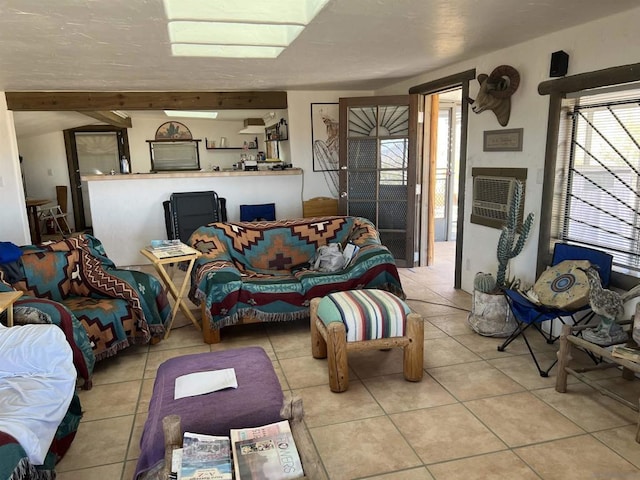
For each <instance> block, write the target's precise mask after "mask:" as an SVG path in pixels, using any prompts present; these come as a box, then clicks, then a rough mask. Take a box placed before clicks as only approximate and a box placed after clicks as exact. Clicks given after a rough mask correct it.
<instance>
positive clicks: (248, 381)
mask: <svg viewBox="0 0 640 480" xmlns="http://www.w3.org/2000/svg"><path fill="white" fill-rule="evenodd" d="M223 368H234V369H235V372H236V379H237V380H238V388H229V389H226V390H219V391H217V392H212V393H207V394H205V395H198V396H195V397H186V398H180V399H178V400H174V399H173V392H174V386H175V385H174V384H175V379H176V377H179V376H181V375H186V374H188V373H194V372H202V371H206V370H220V369H223ZM283 400H284V396H283V393H282V388H281V387H280V382H279V381H278V377H277V376H276V372H275V371H274V369H273V365H272V363H271V360H270V359H269V357H268V356H267V354H266V353H265V351H264V350H263V349H262V348H261V347H247V348H238V349H234V350H226V351H221V352H211V353H199V354H195V355H185V356H182V357H176V358H172V359H169V360H167V361H166V362H164V363H162V364H161V365H160V367H158V372H157V375H156V380H155V383H154V385H153V394H152V396H151V402H150V403H149V415H148V416H147V421H146V422H145V424H144V430H143V432H142V438H141V439H140V457H139V458H138V464H137V466H136V474H135V476H134V479H139V478H145V477H146V475H144V474H146V473H149V474H150V476H153V474H152V472H157V471H158V470H159V469H161V468H162V466H163V464H164V462H163V461H164V434H163V431H162V419H163V418H164V417H165V416H167V415H172V414H175V415H180V424H181V428H182V433H184V432H185V431H188V432H195V433H203V434H207V435H229V429H231V428H246V427H258V426H260V425H265V424H268V423H273V422H277V421H280V420H281V418H280V409H281V408H282V403H283Z"/></svg>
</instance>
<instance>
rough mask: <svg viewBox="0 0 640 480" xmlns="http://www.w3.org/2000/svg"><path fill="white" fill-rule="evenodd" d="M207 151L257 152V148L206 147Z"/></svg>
mask: <svg viewBox="0 0 640 480" xmlns="http://www.w3.org/2000/svg"><path fill="white" fill-rule="evenodd" d="M207 150H257V148H255V147H254V148H251V147H250V148H246V149H245V148H244V147H207Z"/></svg>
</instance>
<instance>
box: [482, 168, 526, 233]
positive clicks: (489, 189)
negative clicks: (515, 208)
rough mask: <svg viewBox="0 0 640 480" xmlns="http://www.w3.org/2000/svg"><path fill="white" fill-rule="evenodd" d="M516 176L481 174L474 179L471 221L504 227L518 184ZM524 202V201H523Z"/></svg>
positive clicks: (488, 225)
mask: <svg viewBox="0 0 640 480" xmlns="http://www.w3.org/2000/svg"><path fill="white" fill-rule="evenodd" d="M516 181H517V180H516V179H515V178H507V177H491V176H484V175H480V176H477V177H475V178H474V179H473V204H472V206H471V222H472V223H478V224H480V225H486V226H487V227H493V228H502V226H503V225H504V223H505V222H506V220H507V213H508V211H509V204H510V203H511V198H512V197H513V191H514V189H515V185H516ZM523 203H524V202H523Z"/></svg>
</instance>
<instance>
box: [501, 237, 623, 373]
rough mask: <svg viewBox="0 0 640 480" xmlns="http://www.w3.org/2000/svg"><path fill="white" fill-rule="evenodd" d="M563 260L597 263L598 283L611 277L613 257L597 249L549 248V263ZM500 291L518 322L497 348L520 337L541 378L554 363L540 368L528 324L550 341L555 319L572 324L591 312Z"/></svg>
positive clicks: (584, 319) (588, 317)
mask: <svg viewBox="0 0 640 480" xmlns="http://www.w3.org/2000/svg"><path fill="white" fill-rule="evenodd" d="M565 260H588V261H589V262H590V263H591V264H592V265H595V266H597V268H598V273H599V274H600V280H601V281H602V286H603V287H605V288H607V287H608V286H609V281H610V279H611V266H612V264H613V256H612V255H609V254H608V253H605V252H602V251H600V250H595V249H593V248H588V247H581V246H577V245H569V244H566V243H557V244H556V245H555V247H554V249H553V258H552V260H551V266H555V265H558V264H559V263H561V262H563V261H565ZM504 294H505V296H506V298H507V303H508V304H509V308H510V309H511V312H512V313H513V316H514V318H515V319H516V321H517V322H518V327H517V328H516V330H515V331H514V332H513V333H512V334H511V335H510V336H509V337H508V338H507V339H506V340H505V341H504V343H503V344H502V345H500V346H499V347H498V351H500V352H504V350H505V349H506V348H507V346H508V345H509V344H510V343H511V342H513V341H514V340H515V339H516V338H518V337H519V336H522V339H523V340H524V342H525V344H526V345H527V349H528V350H529V353H530V354H531V358H533V361H534V363H535V364H536V368H537V369H538V372H539V373H540V376H541V377H548V376H549V371H550V370H551V369H552V368H553V367H554V365H555V364H556V363H557V362H558V360H555V361H554V362H553V363H552V364H551V365H550V366H549V367H548V368H547V369H545V370H543V369H542V368H541V367H540V363H539V362H538V359H537V358H536V355H535V353H534V351H533V349H532V348H531V344H530V343H529V340H528V339H527V336H526V333H525V332H526V331H527V329H528V328H529V327H531V326H533V327H534V328H535V329H536V330H537V331H538V332H539V333H540V334H541V335H542V337H543V338H544V339H545V340H546V342H547V343H548V344H552V343H554V342H555V341H556V340H557V339H558V338H560V335H555V336H554V333H553V332H554V327H553V325H554V321H555V320H556V319H557V320H559V321H560V322H561V323H562V324H565V323H566V322H565V318H570V319H571V321H572V322H573V325H577V324H578V323H586V322H588V321H589V320H591V318H593V316H594V315H595V313H594V312H592V311H591V307H590V306H589V305H588V304H587V305H585V306H583V307H579V308H576V309H560V308H553V307H548V306H544V305H538V304H535V303H533V302H531V301H530V300H529V299H528V298H526V297H525V296H524V295H522V293H520V292H519V291H517V290H511V289H506V290H505V291H504ZM580 312H584V315H582V316H581V317H580V318H576V314H578V313H580ZM547 320H550V321H551V323H550V325H549V333H546V332H544V331H543V330H542V326H541V325H542V322H545V321H547Z"/></svg>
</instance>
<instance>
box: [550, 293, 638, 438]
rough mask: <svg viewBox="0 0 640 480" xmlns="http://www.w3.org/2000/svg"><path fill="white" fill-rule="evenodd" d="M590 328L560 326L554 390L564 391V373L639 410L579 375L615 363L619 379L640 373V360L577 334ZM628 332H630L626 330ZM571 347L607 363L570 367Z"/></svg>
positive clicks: (628, 323) (613, 366) (625, 322)
mask: <svg viewBox="0 0 640 480" xmlns="http://www.w3.org/2000/svg"><path fill="white" fill-rule="evenodd" d="M635 315H636V317H637V316H638V315H640V303H639V304H638V305H636V313H635ZM619 323H620V325H628V326H630V327H631V328H632V327H633V320H625V321H622V322H619ZM587 328H590V326H589V325H578V326H572V325H563V326H562V333H561V334H560V349H559V351H558V375H557V377H556V391H557V392H558V393H565V392H566V391H567V376H568V375H572V376H574V377H575V378H577V379H578V380H580V381H581V382H582V383H585V384H587V385H589V386H590V387H592V388H594V389H596V390H598V391H599V392H600V393H601V394H603V395H606V396H607V397H610V398H613V399H614V400H617V401H618V402H620V403H622V404H623V405H626V406H627V407H629V408H631V409H632V410H635V411H636V412H638V411H640V408H639V404H640V402H639V403H632V402H629V401H627V400H626V399H624V398H622V397H621V396H620V395H618V394H617V393H615V392H613V391H611V390H609V389H607V388H605V387H603V386H602V385H600V384H599V383H597V382H595V381H593V380H590V379H589V377H587V376H585V375H583V374H584V373H585V372H590V371H593V370H601V369H606V368H615V367H618V366H621V367H622V378H624V379H626V380H634V379H635V374H636V373H640V363H636V362H632V361H631V360H626V359H624V358H618V357H614V356H613V355H612V354H611V352H610V351H609V350H608V349H607V348H606V347H604V346H600V345H596V344H595V343H591V342H588V341H586V340H585V339H584V338H582V337H580V336H578V333H579V332H580V331H582V330H585V329H587ZM629 334H630V335H631V332H629ZM574 346H575V347H579V348H582V349H584V350H586V351H587V352H591V353H592V354H594V355H596V356H598V357H600V358H601V359H606V360H608V362H604V361H602V362H600V363H598V364H597V365H594V366H592V367H585V368H575V369H574V368H572V367H571V366H570V362H571V360H572V359H573V357H572V355H571V351H572V349H573V348H574ZM636 442H638V443H640V418H638V425H637V427H636Z"/></svg>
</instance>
